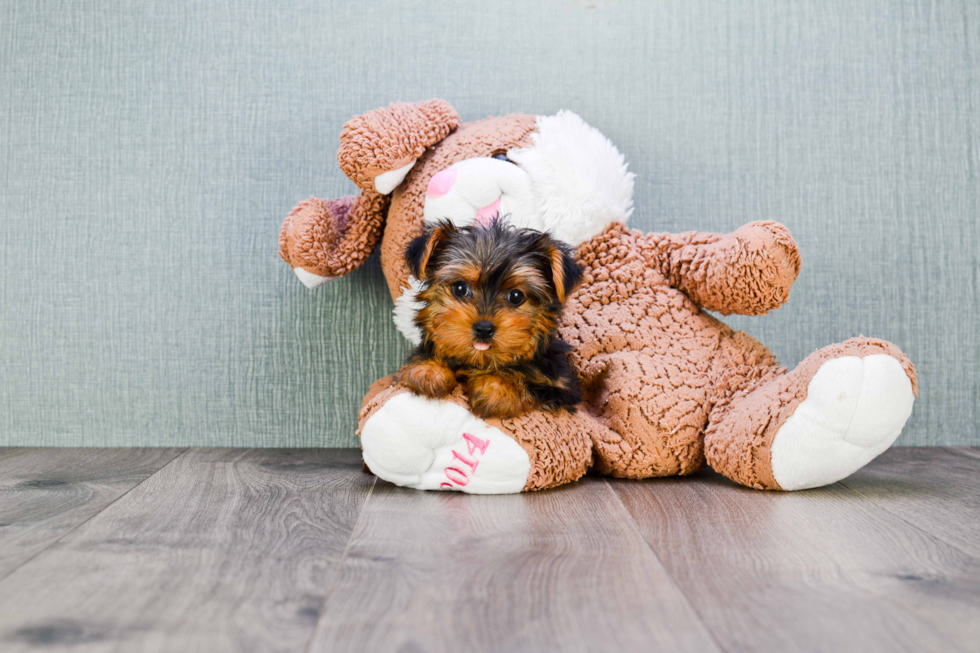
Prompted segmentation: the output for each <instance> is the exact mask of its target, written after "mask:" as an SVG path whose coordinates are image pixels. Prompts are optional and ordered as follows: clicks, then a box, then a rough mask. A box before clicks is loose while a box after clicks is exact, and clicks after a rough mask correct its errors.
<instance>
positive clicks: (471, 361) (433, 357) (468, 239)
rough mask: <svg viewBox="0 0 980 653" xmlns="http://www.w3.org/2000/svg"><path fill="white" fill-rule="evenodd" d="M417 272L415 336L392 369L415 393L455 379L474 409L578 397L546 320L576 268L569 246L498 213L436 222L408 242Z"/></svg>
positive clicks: (434, 390) (520, 408)
mask: <svg viewBox="0 0 980 653" xmlns="http://www.w3.org/2000/svg"><path fill="white" fill-rule="evenodd" d="M406 258H407V260H408V265H409V268H410V269H411V271H412V274H414V275H415V277H416V278H417V279H419V280H420V281H421V282H422V289H421V291H420V292H419V294H418V299H419V301H420V302H421V304H422V308H420V309H419V311H418V313H417V315H416V317H415V324H416V325H417V326H418V327H419V328H420V329H421V331H422V343H421V344H420V345H419V346H418V347H417V348H416V349H415V350H414V351H413V352H412V354H411V355H410V357H409V359H408V362H407V363H406V364H405V366H404V367H403V368H402V369H401V370H400V371H399V373H398V380H399V381H401V383H402V384H404V385H405V386H407V387H408V388H409V389H410V390H411V391H412V392H414V393H415V394H419V395H422V396H425V397H429V398H439V397H445V396H446V395H447V394H449V393H450V392H452V391H453V388H455V387H456V384H457V382H458V383H462V384H463V386H464V388H465V389H466V392H467V395H468V396H469V400H470V408H471V409H472V411H473V413H474V414H475V415H477V416H479V417H499V418H508V417H516V416H517V415H520V414H521V413H524V412H527V411H530V410H534V409H536V408H544V409H549V410H557V409H566V410H574V407H575V404H577V403H578V402H579V401H581V399H582V395H581V391H580V390H579V385H578V379H577V378H576V376H575V373H574V371H573V370H572V367H571V364H570V363H569V362H568V358H567V352H568V351H569V349H570V348H569V346H568V345H567V344H565V343H564V342H562V341H561V340H560V339H559V338H558V336H557V334H556V333H555V328H556V326H557V324H558V318H559V316H560V315H561V310H562V305H563V304H564V302H565V297H567V296H568V294H569V293H570V292H571V291H572V290H573V289H574V287H575V285H576V284H577V283H578V281H579V278H580V277H581V274H582V273H581V271H580V270H579V269H578V267H577V266H576V264H575V260H574V258H573V257H572V252H571V249H570V248H569V247H568V246H567V245H565V244H564V243H561V242H559V241H557V240H555V239H553V238H552V237H551V236H549V235H548V234H547V233H542V232H539V231H534V230H531V229H516V228H513V227H510V226H508V225H506V224H505V223H503V222H501V221H500V220H499V219H494V220H491V221H489V222H488V223H484V224H480V225H474V226H472V227H462V228H456V227H455V226H453V225H452V224H451V223H449V222H445V221H443V222H440V223H438V224H437V225H435V226H433V227H431V228H429V229H428V230H427V231H426V233H424V234H423V235H421V236H419V237H418V238H416V239H415V240H413V241H412V243H411V244H410V245H409V246H408V250H407V252H406Z"/></svg>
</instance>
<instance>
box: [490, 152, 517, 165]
mask: <svg viewBox="0 0 980 653" xmlns="http://www.w3.org/2000/svg"><path fill="white" fill-rule="evenodd" d="M493 158H494V159H496V160H497V161H504V162H506V163H513V161H511V160H510V159H508V158H507V153H506V152H497V153H496V154H494V155H493Z"/></svg>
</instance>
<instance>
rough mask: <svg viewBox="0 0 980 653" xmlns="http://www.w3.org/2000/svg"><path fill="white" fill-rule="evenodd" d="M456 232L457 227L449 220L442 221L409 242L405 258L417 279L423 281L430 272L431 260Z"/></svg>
mask: <svg viewBox="0 0 980 653" xmlns="http://www.w3.org/2000/svg"><path fill="white" fill-rule="evenodd" d="M455 233H456V227H455V226H453V224H452V223H451V222H449V221H441V222H439V223H438V224H436V225H435V226H433V227H429V228H428V229H426V230H425V233H423V234H422V235H421V236H419V237H418V238H416V239H414V240H413V241H412V242H410V243H409V244H408V249H406V250H405V260H406V262H407V263H408V269H409V270H410V271H411V273H412V275H414V276H415V278H416V279H418V280H419V281H422V280H424V279H425V278H426V274H427V273H428V272H429V261H430V260H431V259H432V256H433V255H434V254H435V253H436V252H437V251H438V250H439V247H440V246H441V245H443V244H444V243H445V242H446V241H447V240H448V239H449V237H450V236H452V235H453V234H455Z"/></svg>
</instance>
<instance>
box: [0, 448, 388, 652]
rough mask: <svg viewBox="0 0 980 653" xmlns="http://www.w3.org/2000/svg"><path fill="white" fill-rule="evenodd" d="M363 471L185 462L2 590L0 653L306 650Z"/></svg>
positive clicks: (319, 454)
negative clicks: (45, 652) (35, 652)
mask: <svg viewBox="0 0 980 653" xmlns="http://www.w3.org/2000/svg"><path fill="white" fill-rule="evenodd" d="M360 467H361V462H360V452H358V451H356V450H319V451H310V450H306V451H303V450H294V451H281V450H199V451H192V452H188V453H187V454H185V455H183V456H181V457H180V458H178V459H177V460H176V461H174V462H173V463H172V464H171V465H168V466H167V467H165V468H164V469H162V470H161V471H160V472H159V473H157V474H156V475H154V476H153V477H152V478H150V479H149V480H148V481H146V482H145V483H143V484H142V485H140V486H139V487H137V488H136V489H135V490H133V491H132V492H130V493H129V494H127V495H126V496H125V497H123V498H122V499H120V500H119V501H117V502H116V503H115V504H113V505H112V506H111V507H110V508H108V509H106V510H104V511H103V512H102V513H100V514H99V515H98V516H96V517H94V518H93V519H91V520H90V521H89V522H87V523H86V524H84V525H83V526H81V527H80V528H78V529H77V530H76V531H75V532H73V533H71V534H70V535H69V536H67V537H65V538H64V539H62V540H61V542H59V543H58V544H57V545H56V546H54V547H52V548H50V549H49V550H48V551H46V552H45V553H43V554H42V555H40V556H38V557H37V558H35V559H34V560H33V561H31V562H30V563H28V564H26V565H24V566H22V567H20V568H19V569H17V570H16V571H15V572H14V573H12V574H11V575H10V576H8V577H7V578H6V579H5V580H4V581H2V582H0V614H2V615H3V619H2V620H0V650H3V651H5V652H6V651H21V650H31V649H32V648H33V647H36V646H46V647H51V646H53V647H55V648H71V649H72V650H73V651H75V650H81V651H110V650H112V651H145V650H151V651H181V652H184V651H202V652H208V653H212V652H216V651H263V652H265V651H298V650H301V649H302V647H303V645H304V644H305V642H306V641H307V640H308V638H309V636H310V634H311V633H312V631H313V627H314V625H315V623H316V620H317V617H318V615H319V612H320V608H321V605H322V603H323V600H324V597H325V596H326V595H327V593H328V592H329V590H330V588H331V586H332V585H333V582H334V579H335V576H334V569H335V567H336V565H337V563H338V562H339V561H340V559H341V558H342V556H343V552H344V548H345V546H346V544H347V542H348V540H349V538H350V534H351V532H352V530H353V528H354V524H355V522H356V519H357V516H358V514H359V512H360V509H361V506H362V504H363V503H364V501H365V499H366V497H367V496H368V494H369V489H370V486H371V485H372V484H373V482H374V479H373V477H371V476H368V475H365V474H363V473H362V472H361V470H360Z"/></svg>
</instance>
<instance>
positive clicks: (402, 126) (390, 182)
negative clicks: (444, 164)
mask: <svg viewBox="0 0 980 653" xmlns="http://www.w3.org/2000/svg"><path fill="white" fill-rule="evenodd" d="M458 126H459V116H458V115H457V114H456V110H455V109H453V107H452V105H450V104H449V103H448V102H446V101H445V100H429V101H427V102H418V103H415V104H404V103H401V102H396V103H395V104H392V105H391V106H389V107H387V108H384V109H375V110H374V111H369V112H368V113H365V114H364V115H362V116H357V117H356V118H352V119H351V120H348V121H347V123H345V124H344V128H343V130H342V131H341V133H340V150H338V152H337V160H338V161H339V162H340V169H341V170H343V171H344V174H345V175H347V176H348V177H350V178H351V180H352V181H353V182H354V183H355V184H357V185H358V187H360V188H361V190H374V191H377V192H379V193H381V194H382V195H387V194H388V193H390V192H392V191H393V190H394V189H395V188H396V187H397V186H398V184H400V183H401V182H402V180H403V179H405V175H407V174H408V172H409V170H411V169H412V166H413V165H415V161H416V160H417V159H418V158H419V157H420V156H422V154H423V153H424V152H425V150H426V148H428V147H431V146H432V145H435V144H436V143H438V142H439V141H441V140H442V139H444V138H445V137H446V136H448V135H449V134H450V132H452V131H453V130H454V129H456V127H458Z"/></svg>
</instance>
